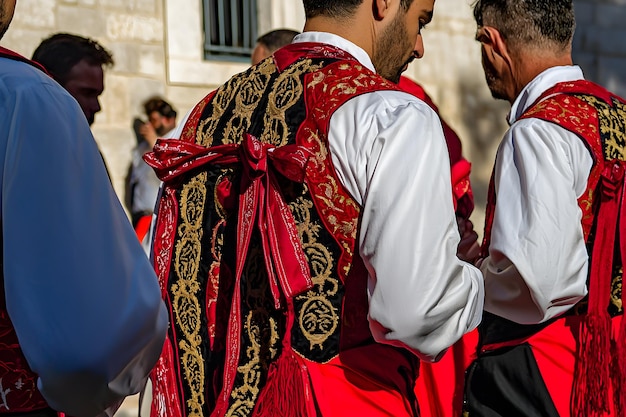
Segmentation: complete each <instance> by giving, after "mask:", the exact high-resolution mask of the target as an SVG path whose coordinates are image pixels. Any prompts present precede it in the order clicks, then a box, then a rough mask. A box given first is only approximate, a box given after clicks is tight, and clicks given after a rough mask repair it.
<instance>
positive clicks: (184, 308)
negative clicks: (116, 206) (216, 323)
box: [170, 173, 207, 417]
mask: <svg viewBox="0 0 626 417" xmlns="http://www.w3.org/2000/svg"><path fill="white" fill-rule="evenodd" d="M206 179H207V174H206V173H202V174H199V175H197V176H196V177H194V178H192V179H191V180H190V181H189V183H188V184H186V186H185V187H184V188H183V190H182V193H181V196H180V201H181V204H180V207H181V212H180V217H181V222H180V225H179V227H178V242H177V244H176V248H175V255H174V273H175V276H176V281H175V282H174V283H173V284H172V286H171V289H170V290H171V294H172V295H173V300H172V307H173V311H174V317H175V321H176V325H177V327H178V328H179V329H180V331H181V332H182V336H183V337H184V338H183V339H182V340H180V342H179V349H180V350H181V354H182V356H181V363H180V365H181V367H182V369H183V371H184V373H185V380H186V381H187V383H188V384H189V389H190V394H191V395H190V397H189V398H188V399H187V407H188V409H189V413H188V415H189V417H200V416H202V406H203V404H204V381H205V377H204V360H203V357H202V350H201V348H200V345H201V342H202V340H201V336H200V331H201V321H200V317H201V314H202V309H201V307H200V301H199V300H198V297H197V295H196V294H197V292H198V291H200V286H199V284H198V270H199V266H200V255H201V253H200V250H201V245H200V242H201V240H202V234H203V231H202V217H203V213H204V204H205V201H206V197H207V190H206V186H205V183H206Z"/></svg>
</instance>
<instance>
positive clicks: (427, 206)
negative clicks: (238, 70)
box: [174, 32, 484, 361]
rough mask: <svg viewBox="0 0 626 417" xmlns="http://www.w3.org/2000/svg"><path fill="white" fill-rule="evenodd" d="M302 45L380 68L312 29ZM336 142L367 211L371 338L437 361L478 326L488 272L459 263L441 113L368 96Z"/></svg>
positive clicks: (393, 95) (364, 233)
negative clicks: (322, 46)
mask: <svg viewBox="0 0 626 417" xmlns="http://www.w3.org/2000/svg"><path fill="white" fill-rule="evenodd" d="M294 42H318V43H325V44H330V45H334V46H336V47H338V48H341V49H343V50H345V51H347V52H348V53H350V54H351V55H352V56H354V57H355V58H356V59H357V60H358V61H359V62H360V63H361V64H362V65H363V66H365V67H367V68H369V69H370V70H372V71H374V66H373V64H372V61H371V60H370V58H369V56H368V55H367V53H366V52H365V51H364V50H363V49H361V48H360V47H358V46H356V45H355V44H353V43H351V42H349V41H347V40H346V39H343V38H341V37H339V36H336V35H333V34H330V33H321V32H304V33H302V34H300V35H298V36H296V38H295V39H294ZM184 124H185V123H184V122H183V123H181V125H180V128H179V131H178V132H177V134H175V135H174V136H177V135H180V132H181V131H182V126H184ZM328 139H329V143H330V153H331V157H332V160H333V163H334V166H335V170H336V172H337V175H338V177H339V179H340V180H341V182H342V184H343V185H344V186H345V187H346V189H347V190H348V192H349V193H350V194H351V195H352V197H353V198H354V199H355V200H356V201H357V202H358V203H359V204H360V205H361V206H362V212H361V213H362V222H361V229H360V233H359V239H360V240H359V242H358V246H359V253H360V255H361V256H362V257H363V260H364V261H365V265H366V267H367V269H368V272H369V290H368V293H369V300H370V306H369V320H370V328H371V330H372V334H373V336H374V338H375V339H376V340H377V341H379V342H382V343H388V344H393V345H397V346H403V347H408V348H410V349H411V350H412V351H414V353H416V354H417V355H418V356H420V357H421V358H422V359H425V360H429V361H432V360H436V359H438V358H439V357H440V356H441V355H442V354H443V353H444V352H445V350H446V349H447V348H448V347H449V346H451V345H452V344H454V343H455V342H456V341H457V340H458V339H460V338H461V336H463V334H465V333H466V332H468V331H470V330H472V329H474V328H475V327H476V326H478V324H479V323H480V319H481V316H482V308H483V298H484V288H483V279H482V275H481V273H480V271H479V270H478V269H477V268H475V267H473V266H472V265H470V264H468V263H465V262H463V261H461V260H459V259H458V258H457V257H456V250H457V245H458V243H459V241H460V237H459V232H458V228H457V223H456V218H455V214H454V207H453V201H452V186H451V180H450V161H449V158H448V154H447V152H448V151H447V147H446V142H445V139H444V136H443V131H442V127H441V122H440V121H439V117H438V116H437V115H436V114H435V112H434V111H433V110H432V109H431V108H430V107H429V106H428V105H427V104H425V103H424V102H422V101H421V100H419V99H417V98H416V97H414V96H412V95H410V94H407V93H403V92H397V91H382V92H375V93H368V94H363V95H361V96H358V97H355V98H353V99H351V100H350V101H348V102H347V103H346V104H344V105H343V106H341V107H340V108H339V109H338V110H337V111H336V112H335V113H334V115H333V116H332V118H331V120H330V127H329V138H328Z"/></svg>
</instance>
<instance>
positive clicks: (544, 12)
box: [474, 0, 576, 48]
mask: <svg viewBox="0 0 626 417" xmlns="http://www.w3.org/2000/svg"><path fill="white" fill-rule="evenodd" d="M474 18H475V19H476V23H477V24H478V26H485V25H487V26H493V27H495V28H496V29H498V31H499V32H500V34H501V35H502V37H503V39H504V40H505V41H507V42H510V43H511V44H516V45H518V44H526V45H530V46H533V45H538V46H541V45H543V44H552V45H556V46H558V47H560V48H567V47H568V46H569V45H570V44H571V42H572V39H573V37H574V30H575V29H576V20H575V18H574V6H573V4H572V0H478V1H477V2H476V3H475V4H474Z"/></svg>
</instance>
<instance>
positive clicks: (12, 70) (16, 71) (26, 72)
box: [0, 57, 71, 106]
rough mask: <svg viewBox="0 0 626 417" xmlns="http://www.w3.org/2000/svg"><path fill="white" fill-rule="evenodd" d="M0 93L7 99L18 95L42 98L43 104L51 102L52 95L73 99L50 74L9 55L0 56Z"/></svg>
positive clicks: (27, 97) (26, 97)
mask: <svg viewBox="0 0 626 417" xmlns="http://www.w3.org/2000/svg"><path fill="white" fill-rule="evenodd" d="M0 94H1V95H3V96H4V98H5V100H10V98H16V97H18V96H19V97H22V98H23V99H26V100H41V106H45V105H46V103H47V102H50V100H49V98H50V97H51V96H54V97H57V99H60V100H63V101H65V100H69V101H71V96H70V95H69V93H68V92H67V91H66V90H65V89H64V88H63V87H61V86H60V85H59V84H58V83H57V82H56V81H54V80H53V79H52V78H51V77H50V76H49V75H48V74H46V73H45V72H43V71H41V70H40V69H39V68H36V67H35V66H33V65H30V64H29V63H27V62H23V61H19V60H15V59H11V58H7V57H0ZM57 104H58V103H57Z"/></svg>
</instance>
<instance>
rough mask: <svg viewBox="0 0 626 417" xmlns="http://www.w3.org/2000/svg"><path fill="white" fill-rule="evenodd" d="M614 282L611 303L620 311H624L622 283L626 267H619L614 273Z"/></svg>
mask: <svg viewBox="0 0 626 417" xmlns="http://www.w3.org/2000/svg"><path fill="white" fill-rule="evenodd" d="M614 275H615V277H614V278H613V282H612V283H611V304H613V305H614V306H615V308H616V309H617V312H618V313H623V312H624V305H623V303H622V287H623V286H622V283H623V276H624V268H623V267H621V268H619V270H618V271H616V273H615V274H614Z"/></svg>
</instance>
